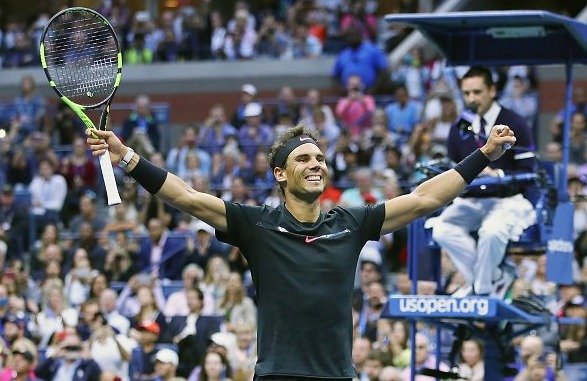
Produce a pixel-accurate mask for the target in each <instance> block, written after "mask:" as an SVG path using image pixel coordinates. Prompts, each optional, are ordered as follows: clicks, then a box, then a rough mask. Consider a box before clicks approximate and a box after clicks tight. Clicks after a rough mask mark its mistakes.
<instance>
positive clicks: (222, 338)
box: [210, 332, 236, 349]
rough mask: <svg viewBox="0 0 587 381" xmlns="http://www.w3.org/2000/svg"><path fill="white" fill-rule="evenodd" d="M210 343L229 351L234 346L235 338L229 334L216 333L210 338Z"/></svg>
mask: <svg viewBox="0 0 587 381" xmlns="http://www.w3.org/2000/svg"><path fill="white" fill-rule="evenodd" d="M210 342H211V343H214V344H216V345H219V346H221V347H224V348H226V349H231V348H234V347H235V346H236V336H235V335H234V334H233V333H230V332H216V333H213V334H212V336H210Z"/></svg>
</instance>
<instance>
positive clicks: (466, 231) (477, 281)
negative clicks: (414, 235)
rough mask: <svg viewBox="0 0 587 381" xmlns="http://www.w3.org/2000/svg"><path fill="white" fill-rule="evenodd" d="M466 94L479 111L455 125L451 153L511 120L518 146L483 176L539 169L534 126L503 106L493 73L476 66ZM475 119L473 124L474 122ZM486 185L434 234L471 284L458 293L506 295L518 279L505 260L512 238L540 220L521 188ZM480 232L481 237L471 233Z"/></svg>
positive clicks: (465, 82) (461, 153)
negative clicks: (475, 236) (503, 263)
mask: <svg viewBox="0 0 587 381" xmlns="http://www.w3.org/2000/svg"><path fill="white" fill-rule="evenodd" d="M461 91H462V93H463V99H464V101H465V104H466V106H467V108H468V109H470V110H473V111H474V112H475V116H474V118H473V120H472V123H469V122H471V121H467V123H465V125H466V126H465V127H464V129H463V128H462V127H463V124H462V123H460V122H457V123H455V125H453V126H452V127H451V130H450V133H449V137H448V141H447V148H448V156H449V157H450V158H451V159H452V160H453V161H455V162H458V161H460V160H462V159H463V158H465V157H466V156H467V155H469V154H470V153H471V152H473V151H475V150H476V149H478V148H479V147H481V146H482V145H483V144H485V141H486V139H487V138H486V136H489V134H490V133H491V131H492V130H493V129H494V128H495V127H494V126H495V125H501V124H505V125H507V126H509V128H510V129H511V130H512V131H513V132H514V134H515V136H516V147H514V148H512V149H509V150H507V151H506V152H505V153H504V154H503V155H502V156H501V157H500V158H499V159H498V160H495V161H494V162H492V163H491V164H489V165H488V166H487V168H485V169H484V170H483V171H482V172H481V175H483V176H496V177H503V176H504V175H506V174H508V175H511V174H514V173H516V172H526V173H529V172H533V171H534V153H533V152H532V151H533V149H534V143H533V141H532V135H531V132H530V129H529V128H528V126H527V125H526V122H525V120H524V119H523V118H522V117H521V116H519V115H518V114H516V113H514V112H513V111H510V110H508V109H506V108H504V107H501V106H500V105H499V104H498V103H497V102H496V101H495V96H496V88H495V84H494V83H493V79H492V75H491V72H490V71H489V70H488V69H486V68H483V67H472V68H471V69H469V71H468V72H467V73H465V75H464V76H463V79H462V81H461ZM469 124H470V125H469ZM514 185H515V184H508V185H507V186H505V187H503V186H497V187H492V186H486V187H479V188H478V189H471V188H469V190H468V191H467V193H465V194H464V197H459V198H457V199H456V200H455V201H454V203H453V204H451V205H450V206H449V207H447V208H446V209H445V210H444V211H443V212H442V214H441V216H440V217H439V219H438V221H437V222H435V223H434V228H433V237H434V239H435V240H436V242H437V243H438V244H439V245H440V246H441V247H442V248H443V249H445V250H446V252H447V253H448V255H449V256H450V258H451V260H452V261H453V262H454V264H455V266H456V267H457V269H458V270H459V272H461V273H462V274H463V275H464V277H465V279H466V280H467V284H465V285H464V286H463V287H462V288H460V289H459V290H457V292H456V293H455V294H454V296H456V297H463V296H467V295H469V294H477V295H489V294H493V295H494V296H496V297H504V296H505V294H506V292H507V291H508V289H509V287H510V286H511V284H512V282H513V279H514V277H513V271H512V269H510V268H508V267H507V266H504V265H501V266H500V264H501V262H502V260H503V257H504V255H505V251H506V247H507V244H508V241H509V240H515V239H517V238H518V237H519V236H520V234H521V233H522V232H523V230H524V229H525V228H527V227H528V226H530V225H532V224H533V223H534V222H535V218H536V217H535V212H534V207H533V205H532V204H531V203H530V201H528V200H527V199H525V198H524V197H523V196H522V194H521V192H520V191H521V189H518V188H517V187H514ZM471 231H475V232H477V233H478V239H477V241H475V239H474V238H473V236H471V234H470V232H471Z"/></svg>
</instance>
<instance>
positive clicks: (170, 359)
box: [155, 348, 179, 366]
mask: <svg viewBox="0 0 587 381" xmlns="http://www.w3.org/2000/svg"><path fill="white" fill-rule="evenodd" d="M155 360H156V361H161V362H162V363H166V364H173V365H175V366H177V364H179V356H177V353H175V352H174V351H173V350H171V349H169V348H163V349H160V350H159V351H158V352H157V354H156V355H155Z"/></svg>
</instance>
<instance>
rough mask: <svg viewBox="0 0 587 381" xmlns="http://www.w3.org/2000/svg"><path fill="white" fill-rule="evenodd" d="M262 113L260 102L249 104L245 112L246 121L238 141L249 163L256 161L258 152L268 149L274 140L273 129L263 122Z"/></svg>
mask: <svg viewBox="0 0 587 381" xmlns="http://www.w3.org/2000/svg"><path fill="white" fill-rule="evenodd" d="M262 113H263V108H262V107H261V105H260V104H259V103H250V104H248V105H247V107H246V108H245V112H244V116H245V119H246V123H245V125H244V126H242V127H241V129H240V130H239V134H238V142H239V145H240V147H241V151H242V152H243V153H244V154H245V155H246V156H247V160H248V161H249V163H254V162H255V156H256V155H257V152H259V151H267V150H268V149H269V146H271V143H272V142H273V131H271V128H270V127H269V126H268V125H266V124H262V123H261V114H262Z"/></svg>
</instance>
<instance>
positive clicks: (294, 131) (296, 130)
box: [269, 123, 318, 196]
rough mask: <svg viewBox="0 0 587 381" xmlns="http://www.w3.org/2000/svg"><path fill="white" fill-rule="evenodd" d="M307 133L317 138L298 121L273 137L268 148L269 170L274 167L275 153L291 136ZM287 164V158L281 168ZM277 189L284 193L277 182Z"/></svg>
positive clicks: (281, 185) (281, 186) (316, 137)
mask: <svg viewBox="0 0 587 381" xmlns="http://www.w3.org/2000/svg"><path fill="white" fill-rule="evenodd" d="M301 135H307V136H309V137H311V138H312V139H314V141H317V140H318V136H317V134H316V133H315V132H314V131H312V130H310V129H309V128H308V127H307V126H306V125H305V124H303V123H299V124H298V125H296V126H295V127H292V128H290V129H289V130H287V131H285V132H284V133H283V134H281V135H280V136H278V137H277V139H275V142H274V143H273V145H272V146H271V148H270V149H269V163H270V165H271V170H273V169H275V154H276V153H277V151H278V150H279V148H281V147H282V146H283V145H284V144H285V143H287V142H288V141H289V140H290V139H291V138H295V137H296V136H301ZM286 165H287V158H286V161H285V163H284V164H283V168H285V167H286ZM279 190H280V191H281V195H282V196H283V195H285V190H284V189H283V184H281V183H279Z"/></svg>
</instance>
